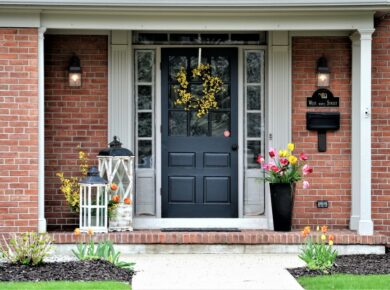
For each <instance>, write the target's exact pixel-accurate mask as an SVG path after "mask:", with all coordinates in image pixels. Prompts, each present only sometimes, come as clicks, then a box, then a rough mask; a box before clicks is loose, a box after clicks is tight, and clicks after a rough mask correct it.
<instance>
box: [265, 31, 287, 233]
mask: <svg viewBox="0 0 390 290" xmlns="http://www.w3.org/2000/svg"><path fill="white" fill-rule="evenodd" d="M269 34H270V35H269V43H270V44H269V58H268V61H269V65H268V68H269V73H268V79H269V81H268V82H269V91H268V114H267V120H268V122H267V123H268V136H267V137H268V144H267V141H266V148H265V155H266V156H268V148H269V147H274V148H276V149H281V148H285V147H286V146H287V144H288V143H289V142H291V102H292V99H291V57H290V36H289V32H288V31H273V32H270V33H269ZM265 204H266V215H267V219H268V228H270V229H273V220H272V207H271V197H270V193H269V187H268V186H266V194H265Z"/></svg>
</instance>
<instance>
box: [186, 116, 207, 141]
mask: <svg viewBox="0 0 390 290" xmlns="http://www.w3.org/2000/svg"><path fill="white" fill-rule="evenodd" d="M208 125H209V122H208V116H207V115H206V116H203V117H202V118H198V117H197V116H196V112H191V121H190V135H191V136H207V135H209V134H208V133H209V126H208Z"/></svg>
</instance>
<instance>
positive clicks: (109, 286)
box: [0, 281, 131, 290]
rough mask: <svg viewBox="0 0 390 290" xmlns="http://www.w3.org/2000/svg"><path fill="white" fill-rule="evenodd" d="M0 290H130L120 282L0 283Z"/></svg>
mask: <svg viewBox="0 0 390 290" xmlns="http://www.w3.org/2000/svg"><path fill="white" fill-rule="evenodd" d="M0 289H1V290H74V289H77V290H114V289H115V290H130V289H131V287H130V286H129V284H125V283H122V282H113V281H109V282H105V281H104V282H103V281H99V282H68V281H55V282H0Z"/></svg>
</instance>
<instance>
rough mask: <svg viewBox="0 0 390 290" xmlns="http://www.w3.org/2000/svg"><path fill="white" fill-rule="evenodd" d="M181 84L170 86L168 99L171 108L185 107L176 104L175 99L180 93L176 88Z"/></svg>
mask: <svg viewBox="0 0 390 290" xmlns="http://www.w3.org/2000/svg"><path fill="white" fill-rule="evenodd" d="M178 86H179V85H171V86H170V92H169V100H168V108H169V109H172V108H174V109H183V108H184V106H183V105H175V101H176V100H177V98H178V95H177V93H176V88H178Z"/></svg>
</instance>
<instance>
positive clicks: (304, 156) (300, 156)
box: [299, 152, 309, 161]
mask: <svg viewBox="0 0 390 290" xmlns="http://www.w3.org/2000/svg"><path fill="white" fill-rule="evenodd" d="M307 159H309V158H308V157H307V155H306V154H305V153H303V152H302V153H301V154H299V160H301V161H306V160H307Z"/></svg>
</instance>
